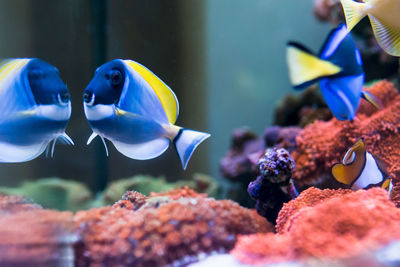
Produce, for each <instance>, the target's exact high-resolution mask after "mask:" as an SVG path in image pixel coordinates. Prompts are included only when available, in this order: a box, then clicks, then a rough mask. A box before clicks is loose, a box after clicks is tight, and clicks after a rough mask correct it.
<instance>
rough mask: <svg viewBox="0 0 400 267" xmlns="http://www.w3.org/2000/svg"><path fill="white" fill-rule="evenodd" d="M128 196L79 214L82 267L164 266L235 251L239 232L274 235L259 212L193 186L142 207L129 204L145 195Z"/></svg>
mask: <svg viewBox="0 0 400 267" xmlns="http://www.w3.org/2000/svg"><path fill="white" fill-rule="evenodd" d="M127 196H128V197H126V200H124V202H118V203H116V204H115V205H114V206H113V207H104V208H100V209H92V210H89V211H81V212H78V213H77V215H76V216H75V221H76V223H77V227H78V229H79V233H80V234H81V236H82V242H81V243H80V244H79V245H77V249H76V255H77V262H76V263H77V266H98V265H113V266H115V265H118V266H132V265H134V266H165V265H166V264H169V263H172V262H175V261H177V260H183V261H184V260H185V258H186V257H189V256H193V255H197V254H199V253H201V252H206V253H208V252H212V251H215V250H218V251H219V250H230V249H232V248H233V246H234V244H235V242H236V235H238V234H250V233H256V232H267V231H272V227H271V225H270V224H269V223H268V222H266V221H265V219H264V218H263V217H261V216H259V215H258V214H257V213H256V211H255V210H249V209H246V208H243V207H240V206H239V205H238V204H236V203H234V202H232V201H229V200H221V201H216V200H214V199H211V198H206V197H205V196H204V195H203V194H198V193H196V192H194V191H193V190H191V189H189V188H183V189H178V190H171V191H169V192H167V193H163V194H152V195H151V196H150V197H149V198H147V200H146V203H145V204H144V205H142V206H141V207H140V208H138V209H134V208H132V207H133V206H132V205H130V204H129V203H127V202H129V201H131V200H132V201H133V202H132V203H136V202H137V200H138V199H143V198H142V196H141V195H137V194H134V195H130V194H127ZM129 196H132V199H129ZM166 199H167V200H166ZM159 202H161V204H157V203H159ZM122 203H123V204H122ZM149 203H150V204H149Z"/></svg>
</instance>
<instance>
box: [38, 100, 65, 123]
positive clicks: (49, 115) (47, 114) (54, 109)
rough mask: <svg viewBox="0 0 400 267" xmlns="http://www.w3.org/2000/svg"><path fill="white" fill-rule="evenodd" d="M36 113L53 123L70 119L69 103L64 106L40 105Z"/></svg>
mask: <svg viewBox="0 0 400 267" xmlns="http://www.w3.org/2000/svg"><path fill="white" fill-rule="evenodd" d="M37 111H38V114H39V116H40V117H42V118H46V119H50V120H54V121H65V120H69V118H70V117H71V102H68V104H66V105H58V104H57V105H40V106H39V107H38V108H37Z"/></svg>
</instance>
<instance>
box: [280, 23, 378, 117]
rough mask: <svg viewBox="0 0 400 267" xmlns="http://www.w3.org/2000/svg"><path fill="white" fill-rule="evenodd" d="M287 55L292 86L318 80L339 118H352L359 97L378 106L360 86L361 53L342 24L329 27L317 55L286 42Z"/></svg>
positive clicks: (295, 86)
mask: <svg viewBox="0 0 400 267" xmlns="http://www.w3.org/2000/svg"><path fill="white" fill-rule="evenodd" d="M286 58H287V64H288V68H289V78H290V81H291V83H292V85H293V87H294V88H295V89H304V88H307V87H309V86H310V85H312V84H314V83H315V82H317V81H319V87H320V89H321V92H322V95H323V97H324V99H325V102H326V103H327V105H328V107H329V109H330V110H331V112H332V113H333V115H334V116H335V117H336V118H337V119H338V120H352V119H353V118H354V117H355V115H356V113H357V109H358V106H359V103H360V98H361V97H363V98H364V99H365V100H367V101H368V102H370V103H371V104H373V105H374V106H375V107H376V108H378V109H379V108H380V106H381V104H380V103H379V101H378V100H377V99H375V97H374V96H373V95H372V94H370V93H368V92H366V91H363V90H362V89H363V86H364V71H363V69H362V59H361V54H360V51H359V50H358V48H357V47H356V45H355V43H354V40H353V38H352V37H351V35H350V34H349V32H348V30H347V28H346V26H345V25H344V24H341V25H339V26H338V27H337V28H336V29H334V30H332V31H331V33H330V34H329V36H328V38H327V39H326V41H325V44H324V45H323V46H322V49H321V51H320V53H319V55H318V56H317V55H314V54H313V53H312V52H311V51H310V50H308V49H307V48H305V47H304V46H302V45H301V44H298V43H295V42H289V43H288V46H287V52H286Z"/></svg>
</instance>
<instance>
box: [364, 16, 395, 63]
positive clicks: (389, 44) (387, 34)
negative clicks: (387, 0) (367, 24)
mask: <svg viewBox="0 0 400 267" xmlns="http://www.w3.org/2000/svg"><path fill="white" fill-rule="evenodd" d="M368 17H369V19H370V21H371V25H372V29H373V31H374V33H375V36H376V39H377V41H378V43H379V45H380V46H381V47H382V48H383V49H384V50H385V51H386V52H387V53H388V54H390V55H392V56H395V57H400V29H399V28H396V27H393V26H389V25H385V24H384V23H383V22H381V21H379V20H378V19H377V18H375V17H374V16H372V15H368Z"/></svg>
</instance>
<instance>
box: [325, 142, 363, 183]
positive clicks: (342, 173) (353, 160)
mask: <svg viewBox="0 0 400 267" xmlns="http://www.w3.org/2000/svg"><path fill="white" fill-rule="evenodd" d="M366 153H367V152H366V150H365V144H364V141H363V139H360V140H358V141H357V142H356V143H355V144H354V145H353V146H352V147H351V148H350V149H349V150H348V151H347V152H346V154H345V156H344V157H343V161H342V163H344V164H342V163H336V164H334V165H333V166H332V175H333V177H334V178H335V179H336V180H337V181H338V182H340V183H343V184H347V185H352V184H353V183H354V182H355V181H356V180H357V178H358V177H359V176H360V175H361V173H362V171H363V169H364V166H365V162H366Z"/></svg>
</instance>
